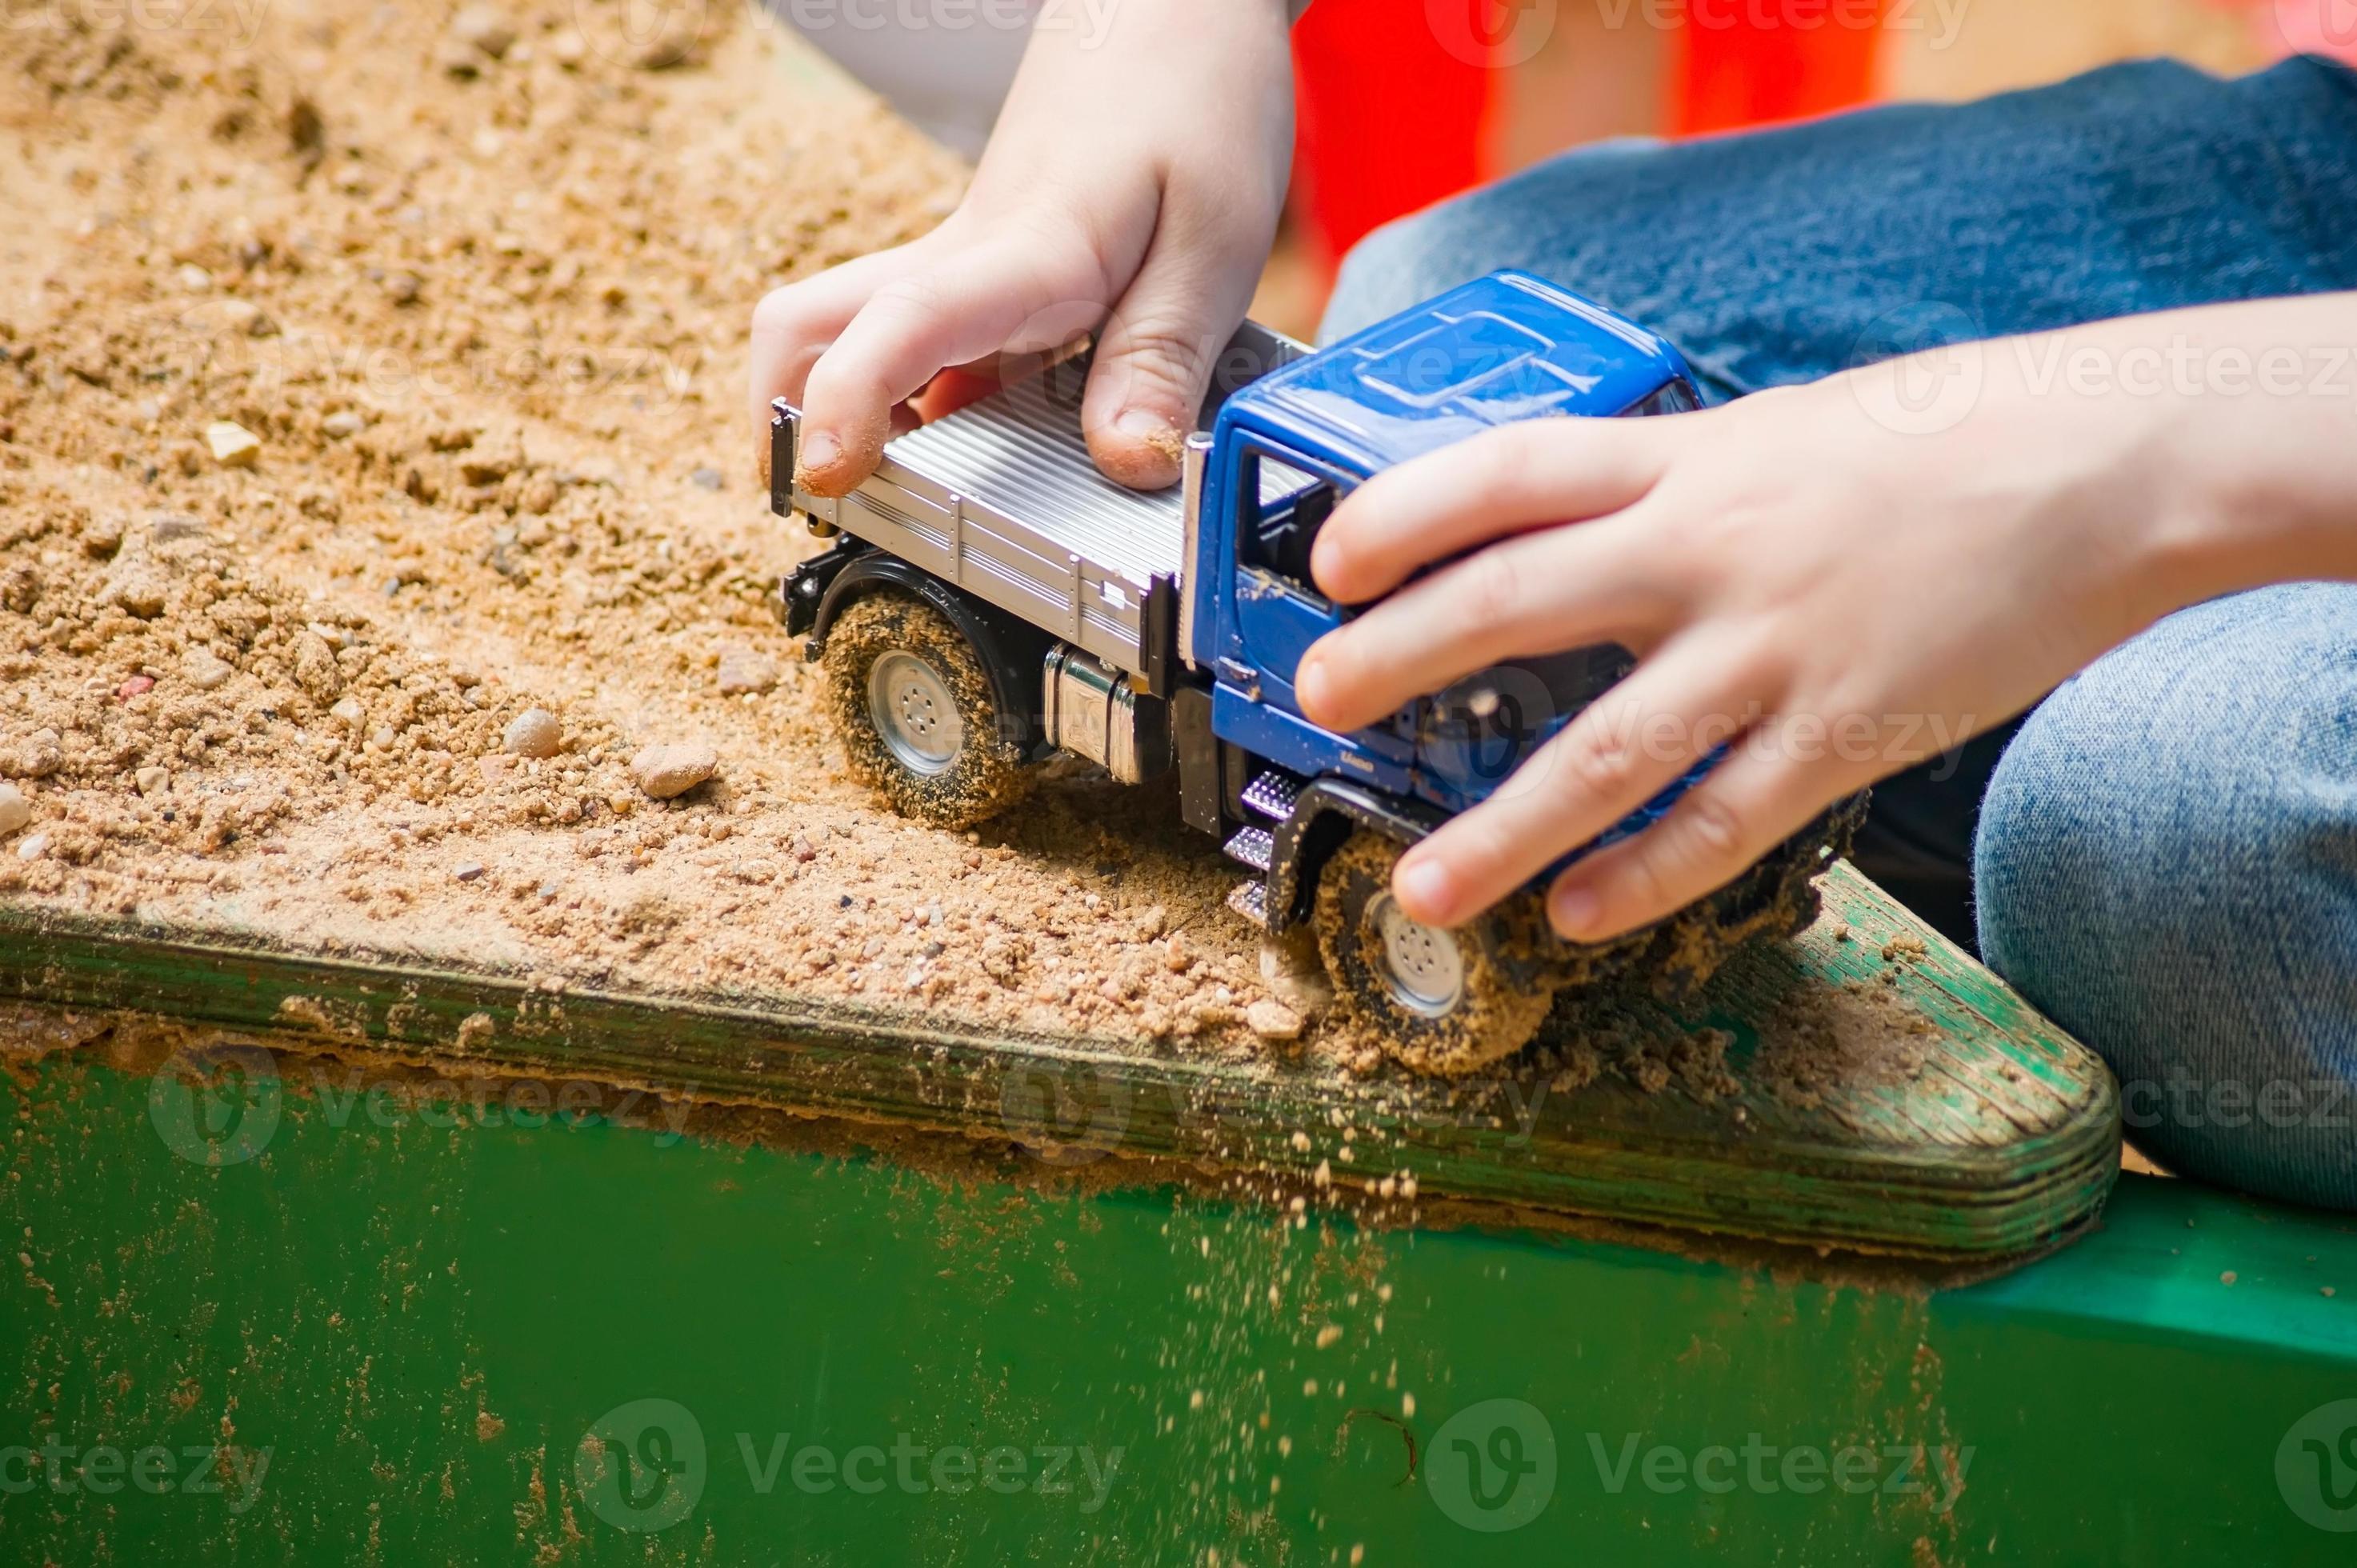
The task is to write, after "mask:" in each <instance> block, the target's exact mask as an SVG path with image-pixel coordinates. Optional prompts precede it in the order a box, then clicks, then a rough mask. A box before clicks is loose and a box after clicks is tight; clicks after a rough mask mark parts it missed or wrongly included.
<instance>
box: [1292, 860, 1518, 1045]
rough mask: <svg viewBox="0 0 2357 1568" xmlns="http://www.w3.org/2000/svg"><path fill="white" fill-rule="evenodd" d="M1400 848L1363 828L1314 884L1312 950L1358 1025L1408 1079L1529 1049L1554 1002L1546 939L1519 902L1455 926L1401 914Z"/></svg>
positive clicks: (1349, 1020) (1348, 1015) (1351, 1020)
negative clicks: (1395, 879)
mask: <svg viewBox="0 0 2357 1568" xmlns="http://www.w3.org/2000/svg"><path fill="white" fill-rule="evenodd" d="M1399 857H1400V845H1398V844H1397V843H1393V842H1392V841H1391V840H1390V839H1388V838H1385V837H1383V835H1382V834H1380V833H1374V832H1367V831H1364V830H1361V831H1360V832H1354V833H1352V834H1351V838H1350V840H1349V842H1347V843H1344V844H1343V845H1342V847H1341V848H1340V849H1339V850H1337V851H1335V852H1334V855H1333V857H1332V858H1331V859H1329V861H1327V863H1326V866H1325V869H1324V871H1323V872H1322V873H1321V874H1320V875H1319V876H1318V904H1317V911H1316V915H1315V917H1314V923H1315V926H1316V929H1317V933H1318V951H1319V953H1320V955H1321V956H1322V957H1323V958H1324V959H1325V961H1326V972H1327V973H1328V974H1329V975H1330V976H1331V977H1332V978H1333V981H1334V989H1335V992H1336V993H1337V995H1338V997H1339V998H1340V1001H1341V1003H1342V1006H1343V1011H1344V1014H1345V1021H1346V1026H1347V1025H1350V1024H1355V1025H1356V1026H1359V1027H1361V1028H1363V1029H1365V1030H1366V1031H1367V1032H1368V1033H1369V1034H1371V1035H1372V1036H1373V1037H1374V1040H1375V1043H1376V1044H1378V1045H1380V1046H1381V1047H1382V1048H1383V1050H1384V1052H1385V1053H1387V1054H1388V1055H1389V1056H1391V1057H1392V1058H1393V1059H1394V1060H1395V1061H1397V1062H1399V1063H1400V1065H1401V1066H1403V1067H1405V1068H1406V1069H1409V1070H1410V1071H1412V1072H1419V1073H1428V1074H1442V1075H1448V1074H1456V1073H1464V1072H1470V1071H1472V1070H1473V1069H1476V1068H1479V1067H1481V1066H1483V1065H1484V1064H1486V1063H1489V1062H1493V1061H1496V1060H1497V1059H1498V1058H1501V1057H1504V1056H1509V1055H1511V1054H1512V1053H1513V1052H1515V1051H1517V1050H1520V1049H1521V1048H1522V1047H1523V1046H1525V1045H1527V1044H1529V1043H1530V1039H1531V1036H1533V1035H1534V1034H1536V1033H1537V1032H1538V1026H1539V1025H1540V1023H1541V1022H1542V1021H1543V1020H1544V1018H1545V1017H1546V1015H1547V1007H1548V1005H1549V1004H1551V1003H1552V1002H1553V1001H1554V1000H1555V987H1554V985H1553V984H1552V983H1551V982H1550V981H1549V980H1548V979H1547V978H1546V975H1545V966H1546V961H1547V959H1548V957H1549V955H1550V951H1551V944H1552V943H1553V941H1554V938H1553V936H1552V934H1551V933H1550V932H1549V931H1548V929H1547V925H1546V919H1545V915H1544V910H1543V909H1542V908H1541V907H1540V904H1539V901H1538V899H1537V898H1536V897H1534V896H1532V895H1528V894H1523V895H1519V896H1517V897H1514V898H1512V899H1510V900H1508V901H1507V902H1506V903H1505V904H1503V905H1501V906H1500V907H1499V908H1496V909H1493V910H1491V912H1490V913H1488V914H1486V915H1483V916H1481V917H1480V918H1479V919H1476V920H1473V921H1471V922H1469V923H1468V924H1466V925H1464V926H1460V927H1458V929H1455V930H1446V929H1441V928H1439V927H1437V926H1426V925H1421V924H1419V923H1417V922H1416V921H1415V920H1411V919H1409V918H1408V917H1407V914H1406V911H1405V910H1403V909H1402V908H1400V907H1399V904H1398V901H1397V900H1395V899H1394V898H1393V897H1392V891H1391V887H1392V868H1393V867H1394V866H1395V865H1398V864H1399Z"/></svg>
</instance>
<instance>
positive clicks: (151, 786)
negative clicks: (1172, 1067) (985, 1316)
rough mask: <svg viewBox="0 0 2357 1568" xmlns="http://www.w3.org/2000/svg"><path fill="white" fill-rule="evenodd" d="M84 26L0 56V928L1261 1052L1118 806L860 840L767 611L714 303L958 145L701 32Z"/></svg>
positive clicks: (1078, 804)
mask: <svg viewBox="0 0 2357 1568" xmlns="http://www.w3.org/2000/svg"><path fill="white" fill-rule="evenodd" d="M83 9H85V8H76V7H62V8H60V9H59V11H58V12H57V13H56V14H55V16H54V17H53V18H50V20H53V22H54V25H49V22H48V21H45V22H44V24H43V25H41V26H37V27H20V28H15V29H11V30H9V31H7V32H6V33H5V36H0V51H5V54H6V56H7V70H6V74H5V84H0V132H5V135H6V137H7V139H8V141H9V143H10V144H11V146H10V149H9V151H10V156H8V157H7V158H6V159H5V161H0V206H5V210H6V211H8V213H9V214H10V225H9V232H8V233H7V235H6V236H5V238H0V779H6V780H8V781H10V782H11V783H12V784H13V785H14V786H15V787H16V789H18V790H19V791H21V793H22V795H23V796H24V801H25V805H26V806H27V808H28V810H27V811H26V813H25V815H26V817H27V821H26V822H25V823H24V824H23V825H22V826H21V827H20V828H18V829H17V830H16V831H15V832H11V833H9V835H8V836H7V837H6V838H5V840H0V897H5V898H8V899H11V900H16V901H30V902H35V903H38V904H42V905H47V906H51V907H56V908H62V909H71V910H77V911H84V912H89V913H94V914H100V915H107V916H117V917H135V918H140V919H143V920H163V921H187V922H196V923H201V924H204V925H208V926H215V927H222V926H225V927H231V928H237V929H244V930H248V931H253V932H258V933H261V934H264V935H266V936H270V937H273V938H274V939H276V940H282V941H286V942H291V943H296V944H298V945H302V946H305V947H309V948H317V949H325V950H333V951H344V952H355V953H383V954H389V955H390V954H401V955H404V956H410V957H425V958H429V959H432V958H442V959H451V960H463V961H474V962H486V961H488V962H492V963H498V964H503V965H511V966H514V967H517V968H521V969H524V970H528V971H531V972H536V973H540V974H544V975H560V976H565V977H568V978H571V979H573V980H576V981H577V982H581V983H606V984H623V985H633V986H651V987H676V988H685V989H711V988H721V989H730V990H739V991H748V992H763V991H770V992H775V991H789V990H790V991H793V992H797V993H803V994H807V995H815V996H820V997H828V998H835V999H840V1000H845V1001H854V1002H859V1003H863V1004H874V1005H879V1006H885V1007H893V1008H907V1009H921V1010H934V1009H942V1010H951V1011H954V1012H956V1013H958V1014H960V1015H965V1016H968V1017H972V1018H976V1019H981V1020H996V1021H1003V1022H1005V1023H1007V1024H1009V1025H1017V1026H1028V1027H1034V1028H1049V1029H1066V1030H1085V1031H1088V1032H1091V1033H1093V1034H1099V1035H1105V1036H1115V1037H1122V1038H1129V1039H1135V1040H1136V1041H1139V1042H1140V1043H1141V1044H1145V1045H1155V1044H1158V1043H1166V1042H1169V1041H1194V1042H1200V1045H1201V1046H1202V1047H1203V1048H1210V1049H1219V1050H1235V1051H1253V1050H1257V1049H1260V1048H1263V1046H1262V1042H1261V1041H1260V1038H1259V1036H1256V1035H1254V1033H1253V1032H1252V1030H1251V1029H1250V1028H1249V1027H1248V1026H1247V1025H1246V1023H1245V1020H1246V1017H1247V1015H1248V1013H1249V1011H1250V1010H1251V1009H1252V1008H1253V1007H1254V1005H1255V1004H1265V1006H1264V1007H1263V1014H1262V1015H1263V1016H1264V1017H1266V1016H1269V1012H1268V1008H1269V1007H1275V1006H1278V1005H1279V1004H1280V1003H1279V999H1278V998H1277V997H1276V996H1275V995H1274V994H1273V993H1271V992H1270V991H1269V989H1268V987H1267V985H1266V984H1265V982H1264V981H1263V980H1262V978H1261V974H1260V964H1259V960H1258V955H1257V952H1256V946H1255V943H1254V940H1253V933H1251V932H1250V931H1249V930H1247V929H1243V927H1241V925H1240V924H1239V923H1238V922H1236V921H1235V920H1234V919H1233V918H1232V916H1231V915H1229V914H1228V912H1227V911H1226V910H1225V908H1224V907H1223V905H1222V899H1223V898H1224V897H1225V895H1226V893H1227V890H1228V888H1229V887H1230V886H1232V880H1233V878H1232V875H1230V868H1228V867H1226V866H1225V865H1223V863H1222V861H1221V860H1220V857H1219V854H1218V851H1217V846H1216V845H1212V844H1210V843H1197V842H1194V841H1193V839H1192V838H1191V836H1190V835H1189V834H1188V833H1187V832H1186V830H1185V829H1184V827H1183V826H1182V825H1181V824H1180V823H1179V821H1178V813H1177V811H1176V809H1175V801H1174V800H1171V799H1169V798H1167V797H1168V791H1167V790H1153V789H1149V790H1144V791H1135V792H1133V791H1127V790H1124V789H1121V788H1120V787H1119V786H1116V785H1114V784H1112V783H1110V782H1109V781H1107V780H1104V779H1102V778H1101V777H1098V776H1094V775H1092V773H1091V772H1090V771H1089V770H1087V769H1084V768H1077V767H1075V768H1062V767H1058V768H1050V769H1049V776H1048V777H1047V779H1045V780H1044V781H1043V783H1042V785H1041V787H1040V789H1039V793H1038V795H1037V797H1036V798H1035V800H1034V801H1033V802H1032V803H1031V804H1030V805H1028V806H1027V808H1026V810H1025V811H1024V812H1023V813H1022V814H1021V816H1020V817H1019V818H1017V819H1015V820H1012V821H1007V822H1000V823H997V824H985V825H983V826H982V827H981V828H980V829H978V830H977V831H975V832H970V833H963V834H960V833H944V832H937V831H934V830H932V829H930V828H926V827H923V826H920V825H918V824H915V823H912V822H905V821H902V820H899V819H897V818H895V817H892V816H890V815H888V814H886V813H884V812H881V811H878V810H877V808H876V806H875V805H874V803H873V800H872V798H871V797H870V796H869V794H868V793H867V792H866V789H863V788H862V787H861V786H860V785H859V784H858V783H857V782H856V780H854V779H852V778H851V777H849V776H848V774H847V773H846V772H845V769H844V767H843V763H842V758H841V757H840V756H839V754H838V752H837V749H836V747H835V746H834V741H833V739H832V737H831V736H830V735H829V734H828V733H827V730H826V725H825V722H824V716H823V712H822V708H823V703H822V700H821V694H822V689H823V688H822V684H821V681H820V678H819V677H820V671H817V670H816V669H814V668H812V667H810V666H806V665H804V664H803V663H802V661H801V656H800V650H799V648H798V646H797V645H796V644H795V643H794V641H793V640H792V639H788V638H787V637H786V636H785V634H784V632H783V631H782V629H781V628H780V627H779V626H778V624H777V622H776V620H775V618H774V617H773V616H772V615H771V613H770V609H769V607H768V604H767V599H768V596H769V595H770V592H771V591H772V588H773V586H774V583H775V579H776V577H777V575H778V574H779V573H780V571H782V570H783V569H784V568H785V567H787V566H789V565H791V564H792V563H793V562H794V561H795V560H796V559H798V558H799V557H801V556H802V554H805V553H808V552H809V550H810V549H811V548H812V543H811V542H810V541H808V540H807V539H806V538H805V537H804V536H803V533H802V530H801V529H799V528H797V527H793V526H790V525H788V524H786V523H784V522H782V521H780V520H778V519H775V518H773V517H772V516H770V512H769V509H768V506H767V500H766V496H765V494H764V493H763V492H762V491H761V490H760V489H759V488H758V481H757V475H756V472H755V461H754V455H753V452H752V446H753V443H752V441H751V438H750V436H749V434H748V432H746V431H745V430H744V428H743V424H742V420H743V415H742V395H741V384H742V379H743V375H744V365H743V344H744V338H745V328H746V324H747V319H748V314H749V311H750V308H751V306H752V303H753V301H754V300H756V299H757V298H758V297H759V295H760V294H761V292H762V291H763V290H764V289H765V288H766V287H769V286H770V285H774V284H776V283H778V282H780V281H783V280H786V279H789V278H792V277H797V276H802V275H806V274H812V273H815V272H818V271H820V270H823V268H824V267H826V266H828V265H830V264H832V263H836V262H839V261H842V260H844V259H845V258H847V257H850V256H852V255H856V254H858V253H860V252H865V251H867V250H871V249H874V248H876V247H877V246H879V245H884V244H888V243H892V242H898V241H900V240H904V239H907V238H909V237H912V236H914V235H915V234H918V233H920V232H922V231H924V230H925V229H927V228H928V227H930V226H931V224H932V223H934V222H936V221H937V220H939V219H940V218H941V217H942V215H943V214H945V213H946V212H947V211H948V210H949V209H950V208H951V206H952V203H953V202H954V200H955V199H956V196H957V194H958V192H959V190H960V188H961V182H962V180H963V174H964V171H963V167H962V166H960V165H958V164H957V163H956V162H955V161H954V160H953V159H952V158H950V157H949V156H946V155H944V154H942V153H941V152H940V151H938V150H937V149H935V148H933V147H932V146H931V145H929V144H926V143H924V142H923V141H922V140H921V139H920V138H919V137H917V136H916V135H915V134H913V133H911V132H909V131H908V130H907V129H905V128H904V127H903V126H901V125H900V124H899V123H898V122H897V121H895V120H893V119H892V118H891V117H890V116H889V115H888V114H887V113H884V112H883V111H882V110H881V109H880V108H879V107H877V105H876V104H875V103H873V102H870V101H869V100H867V99H866V97H865V95H863V94H861V93H860V92H858V91H857V90H856V89H854V88H851V87H849V86H848V85H847V84H845V83H844V82H843V81H841V79H840V78H837V77H834V75H833V74H832V73H831V72H830V71H829V70H826V69H825V68H824V67H823V65H821V64H819V63H818V62H817V61H816V60H815V59H814V58H813V57H812V56H811V55H809V54H808V53H807V52H806V51H805V50H804V49H803V48H802V46H801V45H799V44H797V43H795V42H794V41H792V40H791V38H785V37H782V36H781V35H780V34H779V33H778V32H777V30H776V29H774V28H772V27H767V26H764V25H763V24H761V23H760V22H759V21H758V20H756V19H755V18H753V17H751V16H748V14H746V13H744V12H742V11H740V10H738V9H737V8H734V7H710V8H706V9H705V13H704V15H703V27H704V31H703V32H702V33H700V34H698V35H695V36H694V37H690V38H678V37H667V38H654V39H633V38H629V37H626V36H625V35H624V31H623V22H622V18H621V16H620V13H619V7H608V6H605V5H601V4H596V3H593V4H587V5H578V6H570V7H567V6H556V5H548V6H543V7H538V8H534V7H533V6H529V5H516V6H512V7H506V8H499V7H494V8H491V9H490V10H489V11H486V10H485V9H484V8H482V7H479V6H473V7H468V9H467V11H466V12H465V13H464V14H462V15H454V13H453V12H451V11H449V10H446V9H444V8H441V7H438V6H427V7H398V6H386V5H373V4H371V5H363V4H359V3H357V0H312V3H308V4H303V5H274V6H270V7H264V8H254V10H253V15H252V16H251V17H250V20H251V21H252V23H253V28H254V30H253V32H252V33H251V36H246V35H244V34H242V33H241V31H240V30H239V28H238V27H234V26H231V25H229V23H228V20H227V18H226V17H224V18H223V21H222V25H220V26H214V27H200V26H195V25H190V26H186V27H167V28H156V27H140V26H137V25H135V23H134V22H131V21H129V20H125V21H124V22H123V23H122V24H121V25H119V26H112V27H110V26H106V25H104V24H103V23H99V24H93V23H92V22H91V20H90V19H89V18H87V17H85V16H82V15H81V12H82V10H83ZM609 9H610V10H612V11H613V13H614V14H613V16H610V17H608V16H606V12H607V11H608V10H609ZM681 14H682V15H683V14H684V13H681ZM43 16H45V17H47V16H48V13H43ZM601 18H603V19H604V20H605V21H606V22H608V23H610V26H608V27H601V26H600V21H601ZM533 709H539V710H544V713H545V715H546V717H547V718H549V719H553V720H554V723H555V725H556V729H557V740H556V743H555V746H554V749H551V748H550V747H549V746H548V743H547V736H546V734H545V726H544V720H542V719H537V718H536V719H533V720H532V721H530V722H528V723H526V724H525V725H523V729H524V731H525V732H526V736H525V738H524V740H523V742H522V744H520V745H512V746H511V744H510V740H509V732H510V730H511V726H514V725H516V723H517V721H518V720H519V719H520V718H522V716H523V715H524V714H526V713H527V711H528V710H533ZM703 747H709V749H710V757H711V759H712V761H713V763H714V765H715V773H714V777H712V778H711V779H710V780H709V781H708V782H705V783H703V784H701V785H697V786H694V787H691V788H686V789H683V792H682V793H680V794H678V795H677V796H676V798H674V799H671V800H655V799H652V798H651V797H650V795H649V794H648V792H647V789H645V788H642V787H641V785H642V782H643V779H644V777H651V776H650V775H645V774H644V772H643V769H642V772H641V774H637V775H634V773H633V771H632V763H633V760H634V759H638V758H640V757H643V756H644V755H645V754H647V753H648V752H649V750H650V748H671V755H673V756H674V757H687V758H690V759H692V758H694V756H695V754H696V753H697V752H698V751H699V750H700V749H701V748H703ZM680 777H682V776H681V775H679V774H677V773H664V774H662V779H661V780H660V781H659V782H658V788H659V789H669V788H671V786H672V785H673V784H674V783H676V782H677V781H678V779H679V778H680Z"/></svg>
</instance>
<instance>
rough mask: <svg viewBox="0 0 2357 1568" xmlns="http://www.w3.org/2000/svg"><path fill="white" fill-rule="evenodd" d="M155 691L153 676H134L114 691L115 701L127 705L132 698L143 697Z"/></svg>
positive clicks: (154, 678)
mask: <svg viewBox="0 0 2357 1568" xmlns="http://www.w3.org/2000/svg"><path fill="white" fill-rule="evenodd" d="M155 689H156V677H154V676H153V675H134V676H132V677H131V678H130V679H129V680H127V681H125V682H123V684H121V685H120V686H117V687H116V688H115V689H114V697H115V701H117V702H121V703H127V702H129V701H130V700H131V699H132V698H134V697H144V696H145V695H146V694H147V693H150V692H152V691H154V690H155Z"/></svg>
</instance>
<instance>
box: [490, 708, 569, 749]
mask: <svg viewBox="0 0 2357 1568" xmlns="http://www.w3.org/2000/svg"><path fill="white" fill-rule="evenodd" d="M564 745H565V728H564V726H563V725H560V724H558V723H557V722H556V715H555V714H552V713H550V712H549V711H548V710H547V709H546V708H526V709H525V710H524V711H523V712H522V713H520V714H517V715H516V716H515V717H514V718H512V719H510V720H509V721H508V727H507V733H506V734H504V735H502V736H500V749H501V750H503V751H505V752H507V753H508V754H509V755H510V756H511V757H554V756H555V755H556V754H557V752H558V751H559V750H560V749H562V748H563V746H564Z"/></svg>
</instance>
